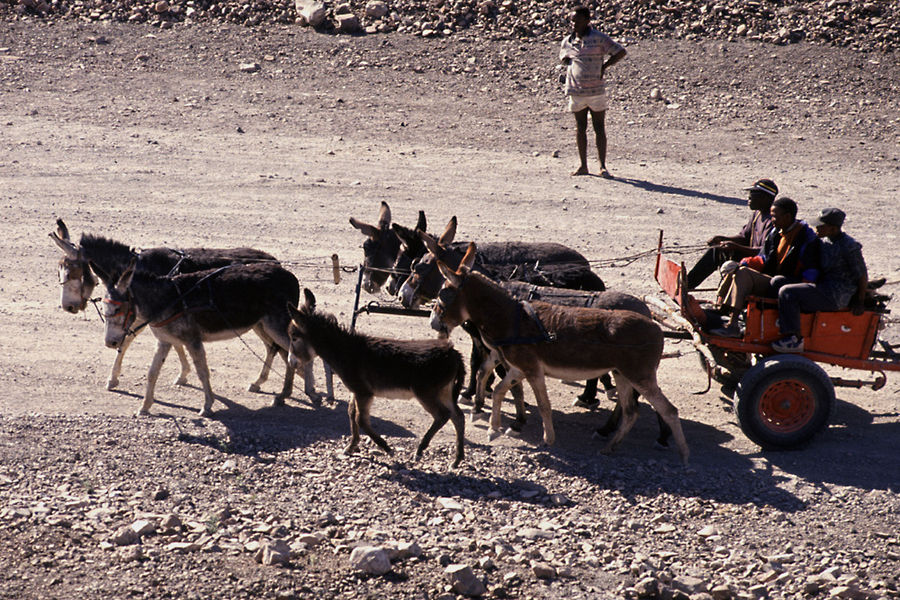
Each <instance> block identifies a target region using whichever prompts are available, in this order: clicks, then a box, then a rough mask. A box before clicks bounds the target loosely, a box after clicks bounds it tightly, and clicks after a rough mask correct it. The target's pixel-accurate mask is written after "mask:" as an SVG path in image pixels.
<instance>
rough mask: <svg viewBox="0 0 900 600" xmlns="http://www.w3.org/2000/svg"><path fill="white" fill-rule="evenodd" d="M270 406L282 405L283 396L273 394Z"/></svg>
mask: <svg viewBox="0 0 900 600" xmlns="http://www.w3.org/2000/svg"><path fill="white" fill-rule="evenodd" d="M272 406H284V397H283V396H275V398H273V399H272Z"/></svg>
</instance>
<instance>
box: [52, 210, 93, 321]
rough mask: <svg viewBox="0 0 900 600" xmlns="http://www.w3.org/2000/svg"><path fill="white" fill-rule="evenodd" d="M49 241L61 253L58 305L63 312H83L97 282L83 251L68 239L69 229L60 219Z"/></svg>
mask: <svg viewBox="0 0 900 600" xmlns="http://www.w3.org/2000/svg"><path fill="white" fill-rule="evenodd" d="M50 239H52V240H53V241H54V243H56V245H57V246H59V247H60V249H61V250H62V251H63V253H64V256H63V257H62V258H61V259H60V261H59V267H58V268H59V284H60V285H61V286H62V293H61V294H60V299H59V304H60V306H61V307H62V308H63V310H65V311H67V312H70V313H73V314H74V313H77V312H78V311H82V310H84V307H85V306H87V303H88V300H90V299H91V294H93V293H94V287H95V286H96V285H97V280H96V279H95V278H94V275H93V274H92V273H91V269H90V267H89V265H88V261H87V259H86V258H85V256H84V251H83V250H82V249H81V248H79V247H78V246H76V245H75V244H73V243H72V241H71V240H70V239H69V229H68V228H67V227H66V224H65V223H63V221H62V219H57V220H56V231H55V232H50Z"/></svg>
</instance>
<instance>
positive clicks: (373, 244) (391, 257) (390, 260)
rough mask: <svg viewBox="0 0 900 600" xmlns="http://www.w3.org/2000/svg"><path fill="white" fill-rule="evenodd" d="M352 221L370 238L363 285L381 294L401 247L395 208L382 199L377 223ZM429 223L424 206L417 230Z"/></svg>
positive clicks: (365, 246)
mask: <svg viewBox="0 0 900 600" xmlns="http://www.w3.org/2000/svg"><path fill="white" fill-rule="evenodd" d="M350 224H351V225H352V226H353V227H355V228H356V229H359V230H360V231H361V232H362V233H363V234H364V235H365V236H366V237H367V238H368V239H366V241H365V242H363V278H362V286H363V289H364V290H366V291H367V292H369V293H370V294H377V293H378V290H380V289H381V286H383V285H384V283H385V282H386V281H387V280H388V275H389V274H390V273H391V271H392V270H393V269H394V268H395V267H394V263H395V262H396V261H397V258H398V255H399V254H400V249H401V247H400V238H399V237H398V236H397V234H396V233H395V230H394V229H392V227H391V208H390V207H389V206H388V204H387V202H384V201H382V203H381V210H380V211H379V213H378V222H377V224H375V225H369V224H367V223H363V222H361V221H357V220H356V219H354V218H353V217H350ZM425 226H426V221H425V213H424V212H423V211H421V210H420V211H419V221H418V223H416V227H415V230H414V231H425ZM408 266H409V265H407V270H408ZM401 268H402V266H401Z"/></svg>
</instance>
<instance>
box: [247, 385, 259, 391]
mask: <svg viewBox="0 0 900 600" xmlns="http://www.w3.org/2000/svg"><path fill="white" fill-rule="evenodd" d="M247 391H248V392H253V393H254V394H255V393H257V392H259V386H258V385H256V384H255V383H251V384H250V386H249V387H248V388H247Z"/></svg>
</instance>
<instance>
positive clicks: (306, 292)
mask: <svg viewBox="0 0 900 600" xmlns="http://www.w3.org/2000/svg"><path fill="white" fill-rule="evenodd" d="M303 299H304V300H305V301H306V304H305V305H304V308H305V309H306V310H308V311H309V312H313V311H314V310H316V297H315V296H314V295H313V293H312V292H311V291H310V289H309V288H303Z"/></svg>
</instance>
